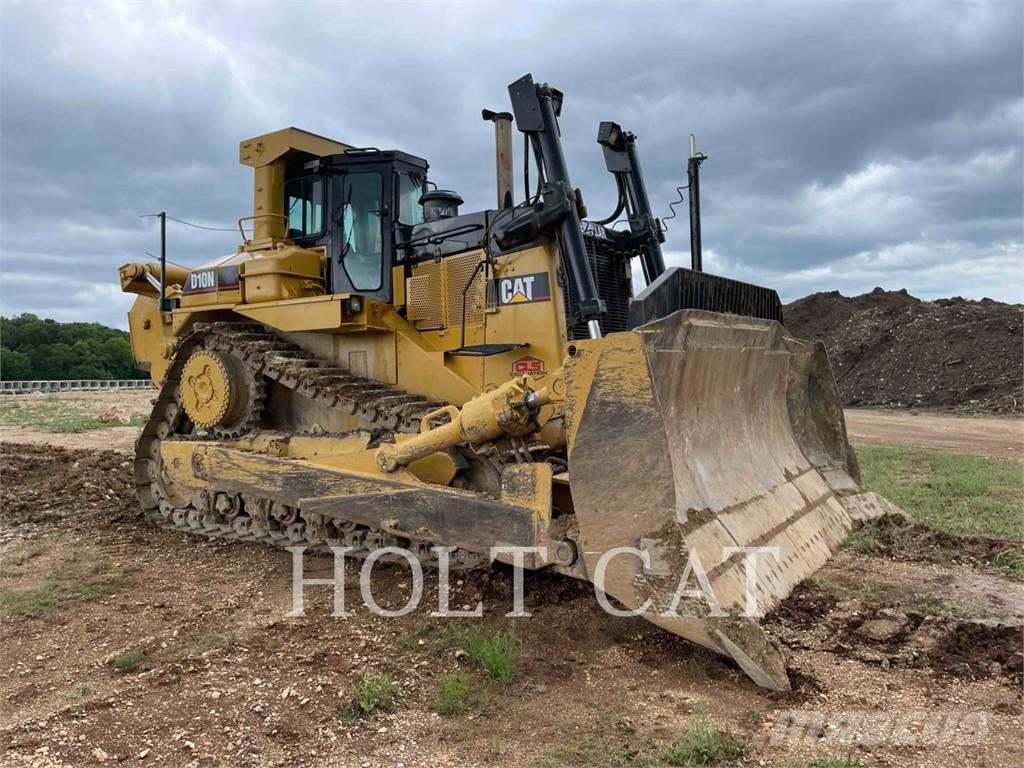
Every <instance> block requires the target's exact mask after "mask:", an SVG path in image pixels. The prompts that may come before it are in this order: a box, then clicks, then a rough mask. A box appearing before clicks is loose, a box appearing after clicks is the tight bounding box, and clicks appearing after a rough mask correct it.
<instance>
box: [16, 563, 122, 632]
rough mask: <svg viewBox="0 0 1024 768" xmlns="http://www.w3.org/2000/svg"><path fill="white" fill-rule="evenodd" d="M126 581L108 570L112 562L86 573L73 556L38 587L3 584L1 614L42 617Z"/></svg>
mask: <svg viewBox="0 0 1024 768" xmlns="http://www.w3.org/2000/svg"><path fill="white" fill-rule="evenodd" d="M40 554H41V553H40ZM35 556H36V557H38V556H39V555H35ZM124 583H125V578H124V576H122V575H121V574H117V573H109V566H107V565H105V564H99V565H96V566H94V567H93V568H92V569H91V570H90V571H89V572H87V573H83V572H82V567H81V564H80V563H78V562H77V561H76V558H75V557H72V558H70V559H69V560H68V561H67V562H62V563H59V564H57V565H55V566H54V567H53V568H52V569H51V571H50V573H49V575H48V576H47V577H46V580H45V581H44V582H43V583H42V584H41V585H40V586H38V587H31V588H28V589H8V588H6V587H0V616H2V617H10V618H16V617H17V618H29V619H39V618H42V617H44V616H48V615H49V614H50V613H51V612H52V611H53V610H54V609H56V608H58V607H59V606H60V605H62V604H64V603H67V602H69V601H73V600H96V599H98V598H101V597H106V596H107V595H109V594H111V593H113V592H114V590H115V589H117V588H118V587H119V586H122V585H123V584H124Z"/></svg>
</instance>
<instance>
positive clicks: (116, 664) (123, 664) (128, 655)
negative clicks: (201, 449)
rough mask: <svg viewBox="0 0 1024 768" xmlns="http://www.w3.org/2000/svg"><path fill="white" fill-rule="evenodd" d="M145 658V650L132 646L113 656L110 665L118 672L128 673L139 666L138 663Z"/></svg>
mask: <svg viewBox="0 0 1024 768" xmlns="http://www.w3.org/2000/svg"><path fill="white" fill-rule="evenodd" d="M144 658H146V652H145V651H144V650H142V649H141V648H132V649H131V650H129V651H125V652H124V653H122V654H119V655H117V656H114V657H113V658H112V659H111V660H110V666H112V667H113V668H114V669H116V670H117V671H118V672H121V673H123V674H128V673H130V672H134V671H135V670H137V669H138V668H139V664H141V663H142V660H143V659H144Z"/></svg>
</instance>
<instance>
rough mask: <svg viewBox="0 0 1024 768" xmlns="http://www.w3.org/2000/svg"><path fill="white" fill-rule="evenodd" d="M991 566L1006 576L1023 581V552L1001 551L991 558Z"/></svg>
mask: <svg viewBox="0 0 1024 768" xmlns="http://www.w3.org/2000/svg"><path fill="white" fill-rule="evenodd" d="M992 565H994V566H995V567H996V568H998V569H999V570H1000V571H1002V572H1003V573H1005V574H1006V575H1007V576H1013V577H1014V578H1017V579H1020V580H1022V581H1024V552H1015V551H1013V550H1003V551H1002V552H996V553H995V554H994V555H993V556H992Z"/></svg>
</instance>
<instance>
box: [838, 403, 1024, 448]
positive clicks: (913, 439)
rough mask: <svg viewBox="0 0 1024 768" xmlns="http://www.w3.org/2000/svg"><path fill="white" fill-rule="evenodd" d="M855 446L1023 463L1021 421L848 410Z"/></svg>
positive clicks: (848, 421) (1023, 426) (892, 411)
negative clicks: (911, 447)
mask: <svg viewBox="0 0 1024 768" xmlns="http://www.w3.org/2000/svg"><path fill="white" fill-rule="evenodd" d="M845 413H846V431H847V433H848V434H849V437H850V441H851V442H853V443H854V444H855V445H856V444H858V443H860V444H862V445H915V446H919V447H922V448H941V449H942V450H946V451H956V452H957V453H973V454H977V455H979V456H991V457H993V458H997V459H1017V460H1018V461H1024V419H1019V418H1012V417H1007V418H999V417H994V416H950V415H946V414H939V413H911V412H909V411H896V410H881V409H878V410H876V409H868V408H847V409H846V411H845Z"/></svg>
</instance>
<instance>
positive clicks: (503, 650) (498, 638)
mask: <svg viewBox="0 0 1024 768" xmlns="http://www.w3.org/2000/svg"><path fill="white" fill-rule="evenodd" d="M463 650H464V651H465V652H466V656H468V657H469V658H470V659H472V660H473V661H475V662H477V663H478V664H480V665H481V666H482V667H483V668H484V670H485V671H486V672H487V674H488V675H489V676H490V677H491V678H493V679H494V680H497V681H498V682H499V683H501V684H502V685H508V683H509V681H510V680H511V679H512V673H513V672H514V671H515V667H516V656H518V654H519V642H518V640H517V639H516V631H515V627H509V628H508V629H503V630H498V631H497V632H496V633H494V634H493V635H488V634H485V633H484V632H483V631H481V630H480V629H479V628H477V627H472V628H471V629H470V630H469V631H468V632H467V633H466V637H465V641H464V644H463Z"/></svg>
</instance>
